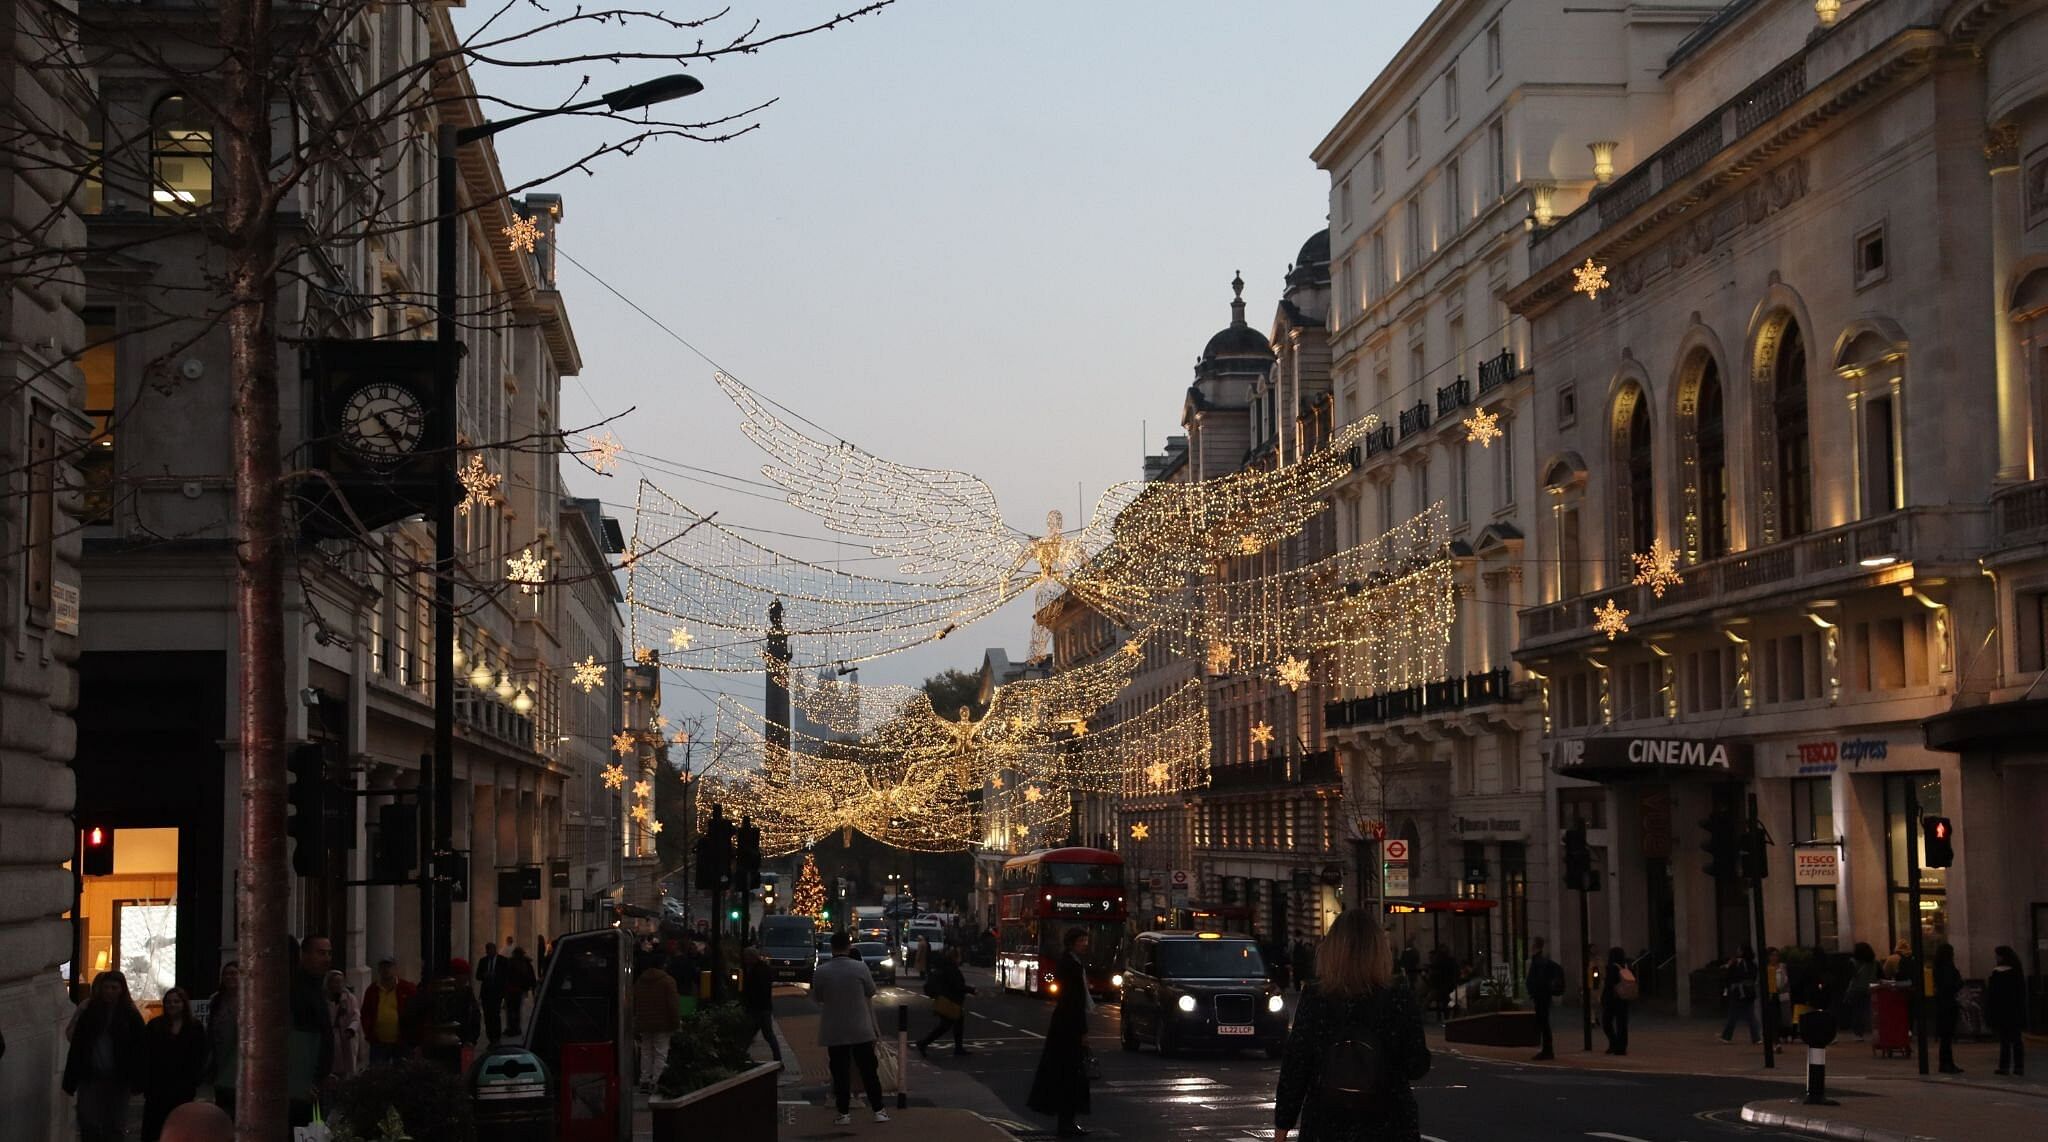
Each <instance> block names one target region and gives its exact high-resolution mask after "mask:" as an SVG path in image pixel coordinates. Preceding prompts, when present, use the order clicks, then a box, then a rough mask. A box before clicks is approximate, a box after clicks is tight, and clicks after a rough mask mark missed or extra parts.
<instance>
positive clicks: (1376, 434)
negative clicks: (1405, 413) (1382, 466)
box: [1365, 424, 1394, 456]
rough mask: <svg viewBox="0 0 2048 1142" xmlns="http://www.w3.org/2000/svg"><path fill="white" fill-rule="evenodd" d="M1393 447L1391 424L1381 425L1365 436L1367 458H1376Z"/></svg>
mask: <svg viewBox="0 0 2048 1142" xmlns="http://www.w3.org/2000/svg"><path fill="white" fill-rule="evenodd" d="M1393 447H1394V426H1393V425H1391V424H1382V425H1380V426H1379V427H1378V428H1375V429H1373V430H1372V431H1371V432H1368V433H1366V434H1365V454H1366V455H1367V456H1377V455H1379V454H1380V453H1382V452H1386V451H1390V450H1391V449H1392V448H1393Z"/></svg>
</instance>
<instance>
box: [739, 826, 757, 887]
mask: <svg viewBox="0 0 2048 1142" xmlns="http://www.w3.org/2000/svg"><path fill="white" fill-rule="evenodd" d="M734 837H735V839H736V841H737V842H738V847H737V849H736V850H735V852H734V853H733V885H734V887H736V888H738V889H739V890H740V891H741V892H752V891H753V890H754V889H755V888H757V887H759V885H760V883H761V830H759V829H757V828H755V827H754V819H753V818H752V817H741V818H740V827H739V831H738V832H737V833H735V834H734Z"/></svg>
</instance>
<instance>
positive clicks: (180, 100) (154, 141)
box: [149, 95, 213, 214]
mask: <svg viewBox="0 0 2048 1142" xmlns="http://www.w3.org/2000/svg"><path fill="white" fill-rule="evenodd" d="M149 151H150V156H149V157H150V177H151V186H150V200H151V202H152V203H153V204H154V209H155V212H156V213H158V214H189V213H191V212H192V211H194V210H200V209H204V208H205V207H207V206H210V205H212V203H213V125H212V124H211V123H209V122H208V121H207V120H206V118H205V116H204V113H203V112H202V111H201V110H200V109H199V107H198V106H197V105H195V104H194V103H193V102H192V101H191V100H189V99H187V98H185V97H184V96H182V95H171V96H167V97H165V98H164V99H163V100H161V101H159V102H158V103H157V105H156V110H155V112H153V113H152V114H151V115H150V123H149Z"/></svg>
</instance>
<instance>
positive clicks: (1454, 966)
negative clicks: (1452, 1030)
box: [1429, 944, 1458, 1023]
mask: <svg viewBox="0 0 2048 1142" xmlns="http://www.w3.org/2000/svg"><path fill="white" fill-rule="evenodd" d="M1457 986H1458V961H1457V960H1455V959H1453V958H1451V950H1450V949H1449V948H1446V947H1444V946H1443V945H1442V944H1438V945H1437V946H1436V951H1433V952H1431V953H1430V954H1429V998H1430V1002H1431V1004H1433V1005H1434V1006H1435V1007H1436V1019H1437V1022H1439V1023H1441V1022H1443V1021H1444V1020H1446V1019H1449V1018H1450V1017H1451V990H1452V989H1453V988H1455V987H1457Z"/></svg>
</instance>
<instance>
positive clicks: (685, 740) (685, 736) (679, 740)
mask: <svg viewBox="0 0 2048 1142" xmlns="http://www.w3.org/2000/svg"><path fill="white" fill-rule="evenodd" d="M668 740H669V741H670V742H671V743H672V744H675V745H689V744H690V731H688V730H677V731H676V736H674V737H672V738H670V739H668Z"/></svg>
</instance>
